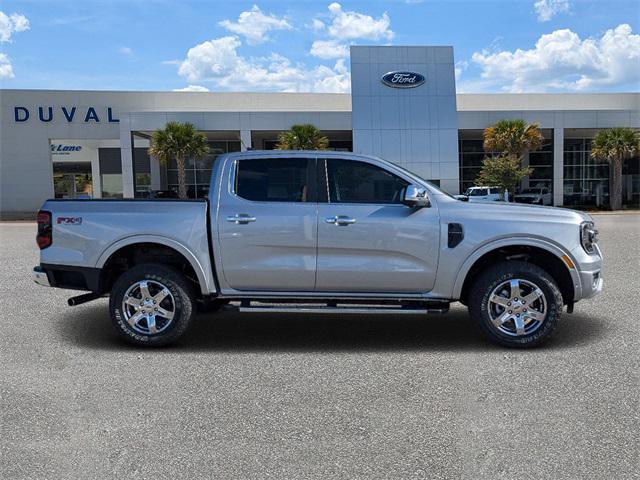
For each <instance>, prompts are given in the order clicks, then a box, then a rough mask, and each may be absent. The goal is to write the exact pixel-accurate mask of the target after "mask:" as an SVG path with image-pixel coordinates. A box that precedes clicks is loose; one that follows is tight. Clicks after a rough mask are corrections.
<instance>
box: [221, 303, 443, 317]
mask: <svg viewBox="0 0 640 480" xmlns="http://www.w3.org/2000/svg"><path fill="white" fill-rule="evenodd" d="M227 309H233V310H236V311H238V312H247V313H249V312H253V313H313V314H334V315H335V314H349V313H351V314H359V315H427V314H442V313H446V312H448V311H449V304H448V303H446V302H420V303H417V302H412V304H411V305H401V304H391V305H389V304H386V305H385V304H383V305H378V304H371V305H367V304H365V305H362V304H349V303H336V302H327V303H325V304H320V303H318V304H315V303H311V304H310V303H300V304H291V303H286V304H274V303H263V302H253V301H250V300H243V301H241V302H240V305H233V304H230V305H228V306H227Z"/></svg>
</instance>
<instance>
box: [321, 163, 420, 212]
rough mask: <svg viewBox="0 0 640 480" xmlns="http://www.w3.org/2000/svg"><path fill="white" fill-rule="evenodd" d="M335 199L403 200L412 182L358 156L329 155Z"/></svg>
mask: <svg viewBox="0 0 640 480" xmlns="http://www.w3.org/2000/svg"><path fill="white" fill-rule="evenodd" d="M327 176H328V181H329V196H330V197H329V198H330V202H332V203H381V204H395V203H398V204H400V203H402V200H403V198H404V192H405V190H406V188H407V186H408V185H409V183H408V182H406V181H405V180H403V179H401V178H400V177H397V176H396V175H394V174H393V173H391V172H387V171H386V170H384V169H382V168H379V167H376V166H375V165H370V164H368V163H364V162H358V161H354V160H338V159H327Z"/></svg>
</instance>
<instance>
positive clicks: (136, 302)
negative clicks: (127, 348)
mask: <svg viewBox="0 0 640 480" xmlns="http://www.w3.org/2000/svg"><path fill="white" fill-rule="evenodd" d="M175 310H176V303H175V300H174V298H173V295H172V294H171V292H170V291H169V289H168V288H167V287H165V286H164V285H162V284H161V283H160V282H156V281H155V280H140V281H139V282H136V283H134V284H133V285H131V286H130V287H129V288H128V289H127V291H126V292H125V294H124V299H123V300H122V311H123V312H124V319H125V321H126V322H127V323H128V324H129V326H130V327H131V328H133V329H134V330H135V331H136V332H138V333H142V334H143V335H155V334H157V333H160V332H162V331H164V330H166V329H167V328H168V327H169V325H171V322H172V321H173V317H174V315H175V313H176V312H175Z"/></svg>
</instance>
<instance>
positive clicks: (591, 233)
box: [580, 222, 598, 253]
mask: <svg viewBox="0 0 640 480" xmlns="http://www.w3.org/2000/svg"><path fill="white" fill-rule="evenodd" d="M597 242H598V230H596V228H595V226H594V224H593V222H582V223H581V224H580V243H581V244H582V248H584V250H585V252H587V253H593V252H595V250H596V247H595V245H596V243H597Z"/></svg>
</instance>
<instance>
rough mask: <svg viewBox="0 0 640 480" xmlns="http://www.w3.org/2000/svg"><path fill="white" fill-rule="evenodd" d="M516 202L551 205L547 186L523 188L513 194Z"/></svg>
mask: <svg viewBox="0 0 640 480" xmlns="http://www.w3.org/2000/svg"><path fill="white" fill-rule="evenodd" d="M513 200H514V201H515V202H517V203H530V204H533V205H551V192H550V191H549V189H548V188H544V187H535V188H525V189H524V190H522V191H521V192H520V193H516V194H515V195H514V196H513Z"/></svg>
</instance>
